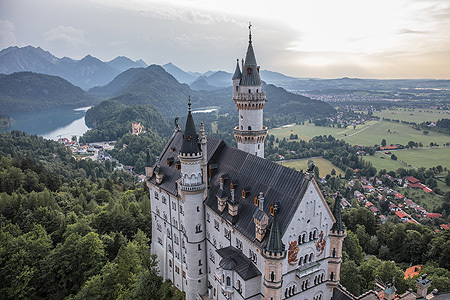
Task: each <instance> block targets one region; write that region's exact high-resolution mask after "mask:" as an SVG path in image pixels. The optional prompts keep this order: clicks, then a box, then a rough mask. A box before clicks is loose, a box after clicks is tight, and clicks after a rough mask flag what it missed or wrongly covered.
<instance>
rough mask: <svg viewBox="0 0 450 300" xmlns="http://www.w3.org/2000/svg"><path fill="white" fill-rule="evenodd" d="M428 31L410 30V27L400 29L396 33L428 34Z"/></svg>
mask: <svg viewBox="0 0 450 300" xmlns="http://www.w3.org/2000/svg"><path fill="white" fill-rule="evenodd" d="M428 33H429V31H422V30H411V29H401V30H399V31H398V34H428Z"/></svg>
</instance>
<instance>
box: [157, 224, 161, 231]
mask: <svg viewBox="0 0 450 300" xmlns="http://www.w3.org/2000/svg"><path fill="white" fill-rule="evenodd" d="M156 229H158V231H159V232H161V224H159V223H157V224H156Z"/></svg>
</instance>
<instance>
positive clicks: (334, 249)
mask: <svg viewBox="0 0 450 300" xmlns="http://www.w3.org/2000/svg"><path fill="white" fill-rule="evenodd" d="M331 254H332V256H333V257H336V248H333V251H332V252H331Z"/></svg>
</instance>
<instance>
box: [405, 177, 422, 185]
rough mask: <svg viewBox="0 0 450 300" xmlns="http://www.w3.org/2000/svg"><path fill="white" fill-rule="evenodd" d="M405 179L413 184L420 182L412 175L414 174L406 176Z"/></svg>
mask: <svg viewBox="0 0 450 300" xmlns="http://www.w3.org/2000/svg"><path fill="white" fill-rule="evenodd" d="M405 180H406V182H407V184H411V183H419V182H420V180H419V179H417V178H415V177H412V176H408V177H406V178H405Z"/></svg>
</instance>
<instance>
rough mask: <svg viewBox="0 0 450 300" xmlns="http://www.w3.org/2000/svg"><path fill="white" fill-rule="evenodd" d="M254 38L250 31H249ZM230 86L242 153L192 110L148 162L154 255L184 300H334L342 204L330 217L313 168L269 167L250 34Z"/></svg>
mask: <svg viewBox="0 0 450 300" xmlns="http://www.w3.org/2000/svg"><path fill="white" fill-rule="evenodd" d="M249 29H250V27H249ZM232 81H233V101H234V102H235V104H236V107H237V110H238V112H239V125H238V126H237V127H235V128H234V136H235V138H236V141H237V145H238V149H236V148H233V147H230V146H228V145H226V144H225V142H223V141H222V140H218V139H214V138H207V137H206V135H205V129H204V126H203V124H201V125H200V128H199V131H198V132H197V130H196V128H195V125H194V120H193V116H192V112H191V103H190V101H189V110H188V116H187V120H186V126H185V129H184V131H182V130H181V129H180V128H179V126H178V125H177V126H176V128H175V131H174V133H173V135H172V137H171V138H170V140H169V141H168V143H167V145H166V146H165V148H164V150H163V152H162V153H161V155H160V156H159V157H158V158H157V161H156V163H155V164H152V163H151V159H150V156H149V154H147V163H146V167H145V170H146V176H147V180H146V182H147V186H148V188H149V191H150V199H151V211H152V224H153V226H152V246H151V249H152V250H151V251H152V253H153V254H156V255H157V256H158V267H159V270H160V275H161V276H162V277H163V278H164V279H170V280H171V281H172V283H173V284H174V285H175V286H176V287H178V288H179V289H180V290H182V291H185V292H186V299H188V300H194V299H271V300H280V299H288V298H289V299H302V300H303V299H310V300H324V299H325V300H328V299H331V298H332V296H333V290H334V289H335V287H337V286H338V284H339V274H340V265H341V259H342V243H343V240H344V238H345V236H346V230H345V228H344V226H343V224H342V221H341V212H340V197H339V196H336V201H335V206H334V209H333V211H331V210H330V208H329V207H328V205H327V203H326V201H325V199H324V197H323V195H322V193H321V191H320V189H319V187H318V185H317V183H316V181H315V179H314V166H313V164H311V165H310V167H309V168H308V170H307V171H306V172H305V173H303V172H297V171H294V170H292V169H289V168H286V167H283V166H281V165H279V164H276V163H273V162H270V161H267V160H265V159H264V140H265V138H266V135H267V127H265V126H263V109H264V105H265V103H266V94H265V92H263V91H262V90H261V88H262V82H261V78H260V75H259V66H258V65H257V63H256V58H255V54H254V51H253V45H252V36H251V31H250V34H249V42H248V48H247V54H246V57H245V61H243V62H242V69H241V67H240V66H239V60H238V63H237V65H236V71H235V73H234V75H233V78H232Z"/></svg>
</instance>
